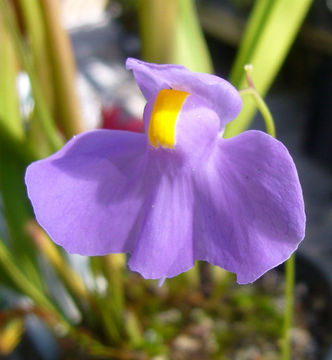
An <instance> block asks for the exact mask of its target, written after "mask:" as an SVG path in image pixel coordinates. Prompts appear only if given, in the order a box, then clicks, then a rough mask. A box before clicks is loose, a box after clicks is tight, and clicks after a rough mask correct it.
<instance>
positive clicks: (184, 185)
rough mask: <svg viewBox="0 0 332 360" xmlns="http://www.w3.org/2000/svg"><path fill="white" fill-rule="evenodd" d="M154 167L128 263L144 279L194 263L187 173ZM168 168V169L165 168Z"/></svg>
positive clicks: (174, 272) (160, 276) (176, 271)
mask: <svg viewBox="0 0 332 360" xmlns="http://www.w3.org/2000/svg"><path fill="white" fill-rule="evenodd" d="M163 170H164V169H162V168H161V169H160V171H159V174H158V168H157V167H155V170H154V171H153V174H154V176H155V179H157V178H158V177H159V176H160V177H159V180H158V181H156V182H154V184H155V185H156V186H154V188H153V189H152V191H151V192H150V194H149V197H148V198H147V199H146V203H145V206H144V208H145V210H144V218H142V222H141V228H140V232H139V234H138V240H137V243H136V244H137V245H136V247H135V248H134V250H133V251H132V253H131V257H130V260H129V263H128V265H129V267H130V269H131V270H133V271H137V272H139V273H140V274H141V275H142V276H143V277H144V278H147V279H164V278H168V277H173V276H176V275H178V274H180V273H182V272H184V271H187V270H189V269H190V268H191V267H192V266H193V265H194V254H193V251H194V250H193V242H192V237H193V224H192V220H193V218H192V207H193V202H194V197H193V193H192V186H191V185H192V181H191V177H190V176H189V177H188V176H186V174H185V173H183V172H179V173H177V174H172V172H171V171H170V172H164V171H163ZM168 170H169V169H168Z"/></svg>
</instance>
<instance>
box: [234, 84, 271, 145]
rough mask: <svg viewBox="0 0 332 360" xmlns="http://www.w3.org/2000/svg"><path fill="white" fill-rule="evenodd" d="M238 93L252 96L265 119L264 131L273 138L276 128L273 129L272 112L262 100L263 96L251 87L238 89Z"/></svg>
mask: <svg viewBox="0 0 332 360" xmlns="http://www.w3.org/2000/svg"><path fill="white" fill-rule="evenodd" d="M240 95H241V96H246V95H251V96H252V97H253V98H254V100H255V102H256V105H257V107H258V109H259V111H260V112H261V114H262V116H263V119H264V121H265V126H266V132H267V133H268V134H270V135H271V136H273V137H274V138H275V137H276V130H275V126H274V121H273V117H272V114H271V112H270V110H269V108H268V107H267V105H266V103H265V101H264V100H263V98H262V97H261V96H260V95H259V94H258V92H257V90H256V89H255V88H253V87H248V88H247V89H243V90H240Z"/></svg>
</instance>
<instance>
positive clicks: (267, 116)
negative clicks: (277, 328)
mask: <svg viewBox="0 0 332 360" xmlns="http://www.w3.org/2000/svg"><path fill="white" fill-rule="evenodd" d="M244 69H245V72H246V77H247V82H248V85H249V87H248V88H247V89H243V90H240V94H241V96H246V95H251V96H252V97H253V98H254V100H255V102H256V105H257V107H258V109H259V111H260V112H261V114H262V116H263V119H264V121H265V126H266V131H267V133H268V134H269V135H271V136H272V137H274V138H275V137H276V131H275V125H274V120H273V117H272V114H271V112H270V110H269V108H268V107H267V105H266V103H265V101H264V100H263V98H262V97H261V96H260V95H259V93H258V91H257V90H256V88H255V86H254V84H253V81H252V78H251V72H252V70H253V68H252V65H246V66H245V67H244ZM285 282H286V285H285V313H284V328H283V334H282V337H283V338H282V351H281V360H290V359H291V343H290V328H291V326H292V323H293V305H294V283H295V256H294V255H292V256H291V257H290V258H289V259H288V260H287V261H286V264H285Z"/></svg>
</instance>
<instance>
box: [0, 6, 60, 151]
mask: <svg viewBox="0 0 332 360" xmlns="http://www.w3.org/2000/svg"><path fill="white" fill-rule="evenodd" d="M0 9H1V12H2V14H3V19H4V23H5V25H6V27H7V30H8V33H9V34H10V36H11V39H12V41H13V44H14V46H15V48H16V52H17V55H18V58H19V59H20V60H21V62H22V65H23V66H24V68H25V70H26V72H27V74H28V76H29V79H30V83H31V87H32V92H33V96H34V99H35V104H36V112H37V115H38V121H39V124H40V127H41V129H42V130H43V133H44V135H45V138H46V139H47V142H48V145H49V148H50V152H54V151H57V150H59V148H60V147H61V146H62V145H63V141H62V139H61V137H60V136H59V134H58V131H57V129H56V127H55V125H54V122H53V119H52V116H51V114H50V112H49V109H48V106H47V104H46V102H45V99H44V94H43V92H42V90H41V88H40V86H39V83H38V80H37V77H36V72H35V69H34V66H33V64H32V62H31V58H30V57H29V56H28V54H27V52H26V49H25V47H24V45H23V43H22V41H21V38H20V33H19V29H18V25H17V23H16V21H15V19H14V16H13V14H12V12H11V9H10V8H9V4H8V3H7V1H5V0H0Z"/></svg>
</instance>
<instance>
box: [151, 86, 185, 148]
mask: <svg viewBox="0 0 332 360" xmlns="http://www.w3.org/2000/svg"><path fill="white" fill-rule="evenodd" d="M188 95H189V93H187V92H185V91H180V90H171V89H163V90H161V91H160V92H159V94H158V95H157V97H156V100H155V103H154V105H153V109H152V114H151V118H150V124H149V141H150V143H151V145H152V146H153V147H155V148H158V147H159V146H161V147H165V148H169V149H174V147H175V126H176V120H177V117H178V115H179V113H180V110H181V108H182V105H183V103H184V101H185V99H186V97H187V96H188Z"/></svg>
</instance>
